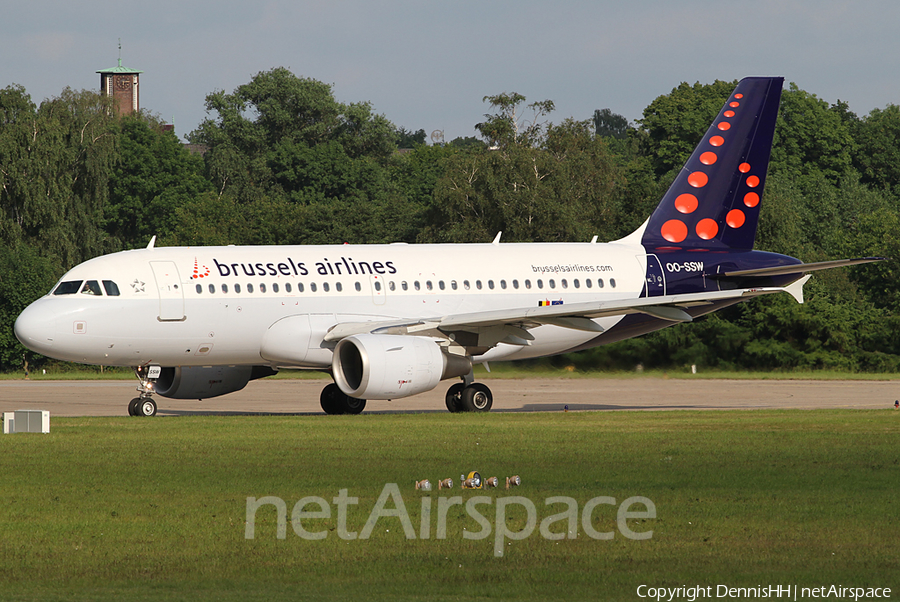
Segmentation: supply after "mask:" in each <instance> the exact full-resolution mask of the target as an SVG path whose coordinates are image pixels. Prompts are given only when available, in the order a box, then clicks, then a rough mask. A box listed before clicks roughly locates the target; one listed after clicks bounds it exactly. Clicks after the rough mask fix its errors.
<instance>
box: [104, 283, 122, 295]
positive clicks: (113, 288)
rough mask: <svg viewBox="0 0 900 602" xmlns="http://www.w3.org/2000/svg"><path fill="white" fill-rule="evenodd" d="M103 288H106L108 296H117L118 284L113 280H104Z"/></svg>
mask: <svg viewBox="0 0 900 602" xmlns="http://www.w3.org/2000/svg"><path fill="white" fill-rule="evenodd" d="M103 288H104V289H106V294H107V295H109V296H110V297H118V296H119V285H118V284H116V283H115V282H113V281H112V280H104V281H103Z"/></svg>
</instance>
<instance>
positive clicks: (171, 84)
mask: <svg viewBox="0 0 900 602" xmlns="http://www.w3.org/2000/svg"><path fill="white" fill-rule="evenodd" d="M3 4H4V5H5V6H3V7H2V9H0V57H2V59H0V88H4V87H6V86H9V85H11V84H19V85H22V86H24V87H25V89H26V91H27V92H28V93H29V94H30V95H31V97H32V100H33V101H34V102H35V103H36V104H40V102H41V101H42V100H43V99H46V98H52V97H54V96H58V95H59V94H60V92H62V90H63V89H64V88H65V87H67V86H68V87H71V88H73V89H76V90H79V89H93V90H96V89H98V88H99V83H100V76H99V75H97V73H96V71H98V70H100V69H106V68H110V67H115V66H116V64H117V61H118V58H119V48H118V44H119V39H120V38H121V43H122V50H121V58H122V64H123V65H124V66H125V67H128V68H131V69H135V70H140V71H143V73H142V75H141V79H140V85H141V92H140V94H141V107H142V108H143V109H146V110H149V111H150V112H152V113H154V114H156V115H158V116H160V117H162V118H163V119H164V120H166V121H167V122H169V123H174V124H175V128H176V132H177V133H178V135H179V136H184V135H185V134H187V133H189V132H190V131H191V130H193V129H195V128H196V127H197V125H198V124H199V123H200V122H201V121H202V120H203V119H205V118H207V117H214V116H215V115H214V114H213V115H207V113H206V109H205V98H206V95H207V94H209V93H211V92H213V91H216V90H225V91H226V92H232V91H234V89H235V88H237V87H238V86H240V85H241V84H244V83H247V82H249V81H250V80H251V79H252V77H253V76H254V75H255V74H257V73H259V72H261V71H268V70H270V69H272V68H274V67H286V68H288V69H290V70H291V71H292V72H293V73H294V74H295V75H297V76H301V77H309V78H314V79H317V80H320V81H322V82H325V83H328V84H331V85H332V89H333V92H334V95H335V98H336V99H337V100H338V101H340V102H344V103H350V102H369V103H371V105H372V108H373V110H374V112H375V113H379V114H383V115H384V116H386V117H387V118H388V119H389V120H390V121H392V122H393V123H394V124H395V125H397V126H398V127H405V128H406V129H408V130H413V131H415V130H418V129H424V130H425V131H426V132H427V133H429V134H430V133H431V132H433V131H435V130H439V131H441V132H443V135H444V139H445V140H447V141H450V140H452V139H453V138H456V137H459V136H463V137H465V136H474V135H476V131H475V129H474V126H475V124H476V123H478V122H480V121H482V120H483V117H484V114H485V113H487V112H488V111H489V109H490V107H489V106H488V105H487V103H485V102H483V98H484V97H485V96H488V95H495V94H499V93H501V92H518V93H519V94H522V95H524V96H525V97H526V98H527V102H533V101H540V100H547V99H549V100H552V101H554V103H555V105H556V111H555V112H554V113H552V114H551V115H550V117H549V118H550V120H551V121H553V122H557V123H558V122H560V121H562V120H563V119H565V118H568V117H573V118H575V119H590V117H591V116H592V115H593V112H594V110H595V109H602V108H609V109H611V110H612V111H613V112H614V113H618V114H621V115H624V116H625V117H627V118H628V120H629V121H635V120H636V119H640V117H641V115H642V112H643V110H644V108H645V107H646V106H647V105H649V104H650V103H651V102H652V101H653V100H654V99H655V98H657V97H658V96H660V95H664V94H668V93H669V92H671V91H672V89H673V88H675V87H676V86H678V84H680V83H681V82H688V83H691V84H693V83H695V82H700V83H712V82H713V81H715V80H717V79H720V80H725V81H732V80H736V79H740V78H742V77H745V76H750V75H759V76H778V75H780V76H784V77H785V78H786V80H787V81H788V82H795V83H796V84H797V85H798V86H799V87H800V89H802V90H805V91H807V92H810V93H812V94H815V95H816V96H818V97H819V98H821V99H823V100H825V101H827V102H828V103H829V104H832V103H834V102H836V101H837V100H842V101H845V102H847V103H849V105H850V110H852V111H853V112H855V113H857V114H858V115H860V116H863V115H866V114H868V113H869V112H870V111H871V110H872V109H875V108H884V107H885V106H886V105H887V104H900V77H898V73H900V36H898V35H897V28H898V25H900V2H897V1H896V0H856V1H854V2H849V1H848V0H843V1H836V0H757V1H754V2H746V1H745V2H738V1H734V0H678V1H673V0H630V1H628V2H624V1H607V0H593V1H574V0H555V1H554V2H547V1H546V0H545V1H537V0H516V1H512V0H498V1H491V0H480V1H471V0H459V1H453V2H448V1H444V2H434V1H424V0H423V1H420V2H414V1H412V0H395V1H390V0H385V1H378V0H325V1H319V0H315V1H304V0H257V1H255V2H252V3H251V2H245V1H239V0H218V1H215V2H214V1H212V0H156V1H154V2H140V3H138V2H127V1H126V2H122V1H121V0H119V1H116V2H110V1H107V0H81V1H80V2H77V3H76V2H71V1H58V0H57V1H51V0H29V1H28V2H13V0H3Z"/></svg>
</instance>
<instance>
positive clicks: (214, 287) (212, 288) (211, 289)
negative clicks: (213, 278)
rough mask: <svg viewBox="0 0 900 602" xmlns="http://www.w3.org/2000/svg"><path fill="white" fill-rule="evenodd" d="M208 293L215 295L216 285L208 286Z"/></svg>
mask: <svg viewBox="0 0 900 602" xmlns="http://www.w3.org/2000/svg"><path fill="white" fill-rule="evenodd" d="M209 292H210V293H211V294H215V292H216V285H215V284H210V285H209Z"/></svg>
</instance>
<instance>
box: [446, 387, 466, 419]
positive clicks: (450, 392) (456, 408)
mask: <svg viewBox="0 0 900 602" xmlns="http://www.w3.org/2000/svg"><path fill="white" fill-rule="evenodd" d="M465 388H466V385H464V384H463V383H456V384H455V385H453V386H451V387H450V388H449V389H447V397H446V402H447V409H448V410H450V411H451V412H452V413H454V414H455V413H457V412H462V399H461V396H462V392H463V389H465Z"/></svg>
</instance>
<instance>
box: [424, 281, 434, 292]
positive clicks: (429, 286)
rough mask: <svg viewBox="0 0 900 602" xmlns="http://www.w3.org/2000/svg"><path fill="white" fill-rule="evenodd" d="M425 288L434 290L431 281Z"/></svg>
mask: <svg viewBox="0 0 900 602" xmlns="http://www.w3.org/2000/svg"><path fill="white" fill-rule="evenodd" d="M425 288H427V289H428V290H434V285H433V284H431V280H429V281H427V282H426V283H425Z"/></svg>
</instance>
